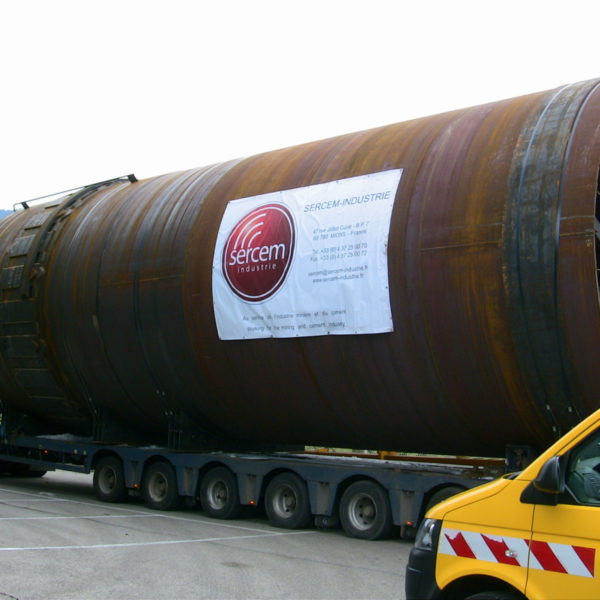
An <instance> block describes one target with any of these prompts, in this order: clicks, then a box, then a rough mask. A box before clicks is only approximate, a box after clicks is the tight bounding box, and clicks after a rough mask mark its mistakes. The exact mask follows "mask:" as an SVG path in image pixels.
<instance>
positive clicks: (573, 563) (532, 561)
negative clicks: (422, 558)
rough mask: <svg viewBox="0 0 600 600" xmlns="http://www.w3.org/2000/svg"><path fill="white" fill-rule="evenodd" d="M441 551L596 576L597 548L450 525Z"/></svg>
mask: <svg viewBox="0 0 600 600" xmlns="http://www.w3.org/2000/svg"><path fill="white" fill-rule="evenodd" d="M438 552H439V553H440V554H450V555H451V556H460V557H463V558H475V559H477V560H483V561H487V562H495V563H501V564H504V565H514V566H518V567H527V566H529V568H530V569H540V570H542V571H554V572H556V573H565V574H567V575H578V576H580V577H594V562H595V558H596V549H595V548H586V547H585V546H573V545H569V544H556V543H554V542H540V541H537V540H526V539H522V538H513V537H506V536H497V535H489V534H486V533H476V532H473V531H462V530H459V529H447V528H444V529H443V530H442V534H441V536H440V543H439V547H438Z"/></svg>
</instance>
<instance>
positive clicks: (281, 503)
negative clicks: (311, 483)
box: [265, 473, 312, 529]
mask: <svg viewBox="0 0 600 600" xmlns="http://www.w3.org/2000/svg"><path fill="white" fill-rule="evenodd" d="M265 511H266V513H267V517H268V518H269V521H270V522H271V524H272V525H275V526H276V527H283V528H284V529H302V528H303V527H307V526H308V525H309V524H310V521H311V518H312V513H311V511H310V500H309V498H308V490H307V489H306V484H305V483H304V481H303V480H302V479H300V477H298V475H295V474H294V473H281V474H280V475H277V476H276V477H274V478H273V479H272V480H271V482H270V483H269V485H268V486H267V490H266V492H265Z"/></svg>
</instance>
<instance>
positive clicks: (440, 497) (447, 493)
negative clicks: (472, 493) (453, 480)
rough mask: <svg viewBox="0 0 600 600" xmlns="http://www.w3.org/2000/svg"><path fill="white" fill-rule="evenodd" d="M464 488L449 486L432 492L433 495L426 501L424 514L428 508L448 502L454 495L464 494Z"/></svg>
mask: <svg viewBox="0 0 600 600" xmlns="http://www.w3.org/2000/svg"><path fill="white" fill-rule="evenodd" d="M464 491H465V488H462V487H459V486H457V485H449V486H447V487H445V488H442V489H440V490H438V491H437V492H434V494H433V495H432V496H431V498H429V500H428V501H427V506H426V507H425V512H427V511H428V510H429V509H430V508H433V507H434V506H435V505H436V504H439V503H440V502H443V501H444V500H448V498H451V497H452V496H456V494H460V493H461V492H464Z"/></svg>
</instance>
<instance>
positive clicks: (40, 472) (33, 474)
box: [27, 469, 48, 477]
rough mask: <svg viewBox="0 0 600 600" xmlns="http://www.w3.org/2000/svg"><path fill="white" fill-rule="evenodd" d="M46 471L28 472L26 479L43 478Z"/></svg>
mask: <svg viewBox="0 0 600 600" xmlns="http://www.w3.org/2000/svg"><path fill="white" fill-rule="evenodd" d="M47 472H48V471H42V470H41V469H40V470H30V471H29V473H27V477H43V476H44V475H45V474H46V473H47Z"/></svg>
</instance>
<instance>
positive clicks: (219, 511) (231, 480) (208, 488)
mask: <svg viewBox="0 0 600 600" xmlns="http://www.w3.org/2000/svg"><path fill="white" fill-rule="evenodd" d="M200 502H201V504H202V508H203V509H204V512H205V513H206V514H207V515H208V516H209V517H213V518H214V519H235V518H236V517H237V516H239V514H240V513H241V512H242V505H241V504H240V503H239V492H238V485H237V481H236V478H235V475H234V474H233V473H232V472H231V471H230V470H229V469H227V468H225V467H215V468H214V469H211V470H210V471H208V473H206V475H204V477H203V478H202V482H201V483H200Z"/></svg>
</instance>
